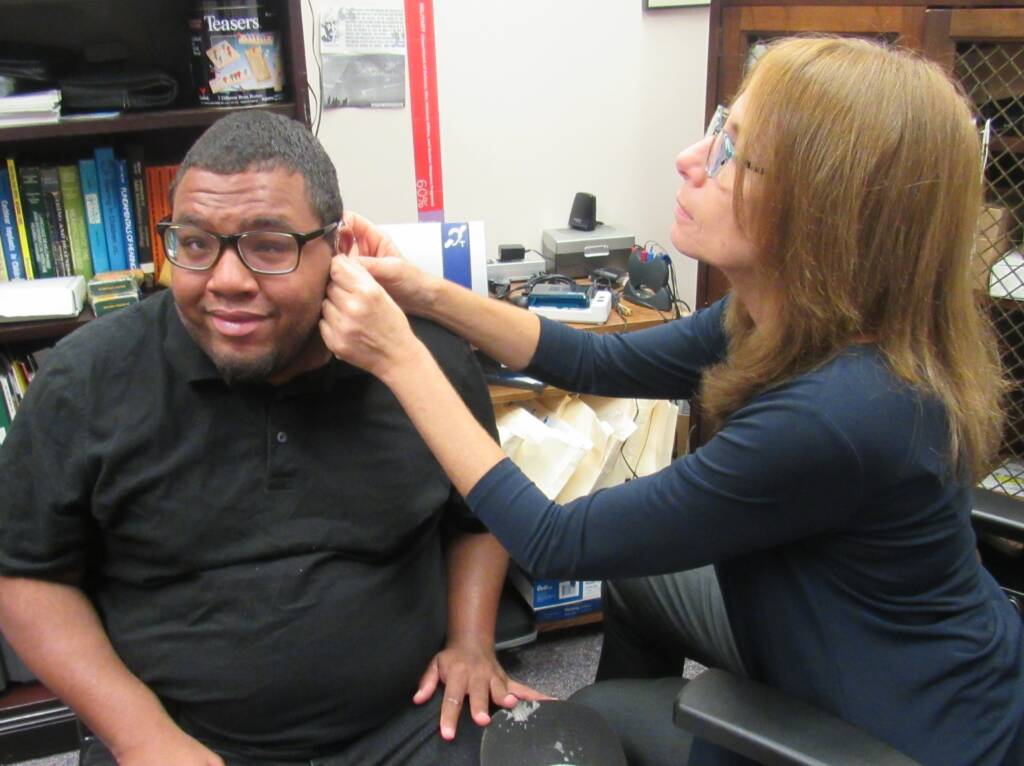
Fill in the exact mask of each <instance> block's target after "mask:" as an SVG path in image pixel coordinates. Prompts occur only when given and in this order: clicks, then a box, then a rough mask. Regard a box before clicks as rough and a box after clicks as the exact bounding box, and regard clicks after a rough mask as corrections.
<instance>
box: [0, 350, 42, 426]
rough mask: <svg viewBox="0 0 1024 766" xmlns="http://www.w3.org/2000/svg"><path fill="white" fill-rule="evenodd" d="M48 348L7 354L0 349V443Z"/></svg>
mask: <svg viewBox="0 0 1024 766" xmlns="http://www.w3.org/2000/svg"><path fill="white" fill-rule="evenodd" d="M48 350H49V349H45V348H43V349H39V350H38V351H35V352H34V353H31V354H20V355H8V354H6V353H4V352H3V351H0V444H3V441H4V439H5V438H7V429H8V428H10V427H11V421H13V420H14V415H15V413H17V411H18V408H19V407H20V406H21V400H22V398H23V397H24V396H25V392H26V391H28V384H29V382H30V381H31V380H32V376H33V375H35V373H36V370H38V369H39V364H40V363H41V362H42V358H43V356H44V355H45V354H46V353H47V352H48Z"/></svg>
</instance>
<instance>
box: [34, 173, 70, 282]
mask: <svg viewBox="0 0 1024 766" xmlns="http://www.w3.org/2000/svg"><path fill="white" fill-rule="evenodd" d="M39 185H40V188H41V189H42V192H43V212H44V213H45V214H46V236H47V241H48V242H49V243H50V254H51V257H52V258H53V270H54V271H55V272H56V276H58V277H70V276H72V275H73V274H74V273H75V270H74V267H73V266H72V264H71V244H70V242H69V241H68V226H67V223H66V221H65V218H64V198H63V197H62V196H61V193H60V176H58V175H57V166H56V165H43V166H42V167H40V168H39Z"/></svg>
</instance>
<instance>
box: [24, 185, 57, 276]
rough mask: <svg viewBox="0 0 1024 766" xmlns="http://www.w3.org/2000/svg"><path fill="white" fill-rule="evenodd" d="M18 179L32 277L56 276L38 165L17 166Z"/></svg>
mask: <svg viewBox="0 0 1024 766" xmlns="http://www.w3.org/2000/svg"><path fill="white" fill-rule="evenodd" d="M18 181H20V183H21V205H22V207H23V208H24V209H25V227H26V228H27V229H28V240H29V249H30V250H31V251H32V271H33V275H34V278H35V279H39V278H40V277H54V276H57V269H56V268H55V266H54V263H53V253H51V252H50V235H49V234H48V233H47V229H46V206H45V205H44V204H43V185H42V182H41V181H40V180H39V166H38V165H21V166H19V167H18Z"/></svg>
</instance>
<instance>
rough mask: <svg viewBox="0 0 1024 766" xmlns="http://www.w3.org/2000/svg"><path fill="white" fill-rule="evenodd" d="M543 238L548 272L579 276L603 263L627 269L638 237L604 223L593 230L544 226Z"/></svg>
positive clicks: (542, 242) (543, 249)
mask: <svg viewBox="0 0 1024 766" xmlns="http://www.w3.org/2000/svg"><path fill="white" fill-rule="evenodd" d="M540 241H541V245H540V251H541V254H542V255H543V256H544V260H545V261H547V264H548V271H555V272H558V273H559V274H565V275H566V276H569V277H573V278H574V279H579V278H582V277H586V276H587V275H589V273H590V272H591V271H593V270H594V269H596V268H601V267H602V266H611V267H613V268H620V269H625V268H626V264H627V261H628V259H629V253H630V249H631V248H632V247H633V246H634V245H635V244H636V237H634V236H633V235H632V234H630V233H629V232H627V231H624V230H622V229H618V228H616V227H614V226H608V225H606V224H601V225H600V226H597V227H596V228H595V229H594V230H593V231H580V230H578V229H544V230H543V231H542V232H541V240H540Z"/></svg>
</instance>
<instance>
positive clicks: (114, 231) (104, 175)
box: [93, 146, 128, 271]
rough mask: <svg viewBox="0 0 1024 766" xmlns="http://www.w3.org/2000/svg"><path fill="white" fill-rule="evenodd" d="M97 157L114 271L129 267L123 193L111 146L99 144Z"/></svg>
mask: <svg viewBox="0 0 1024 766" xmlns="http://www.w3.org/2000/svg"><path fill="white" fill-rule="evenodd" d="M93 155H94V156H95V158H96V176H97V178H98V179H99V189H100V213H101V214H102V216H103V233H104V235H105V236H106V238H107V253H108V255H109V257H110V268H111V269H113V270H114V271H119V270H121V269H127V268H128V251H127V249H126V248H127V244H126V243H125V239H124V224H123V223H122V222H123V221H124V218H123V217H122V214H121V195H120V194H119V193H118V190H117V187H118V184H117V158H116V157H115V156H114V150H113V149H111V148H110V147H109V146H99V147H97V148H96V150H95V151H94V152H93Z"/></svg>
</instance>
